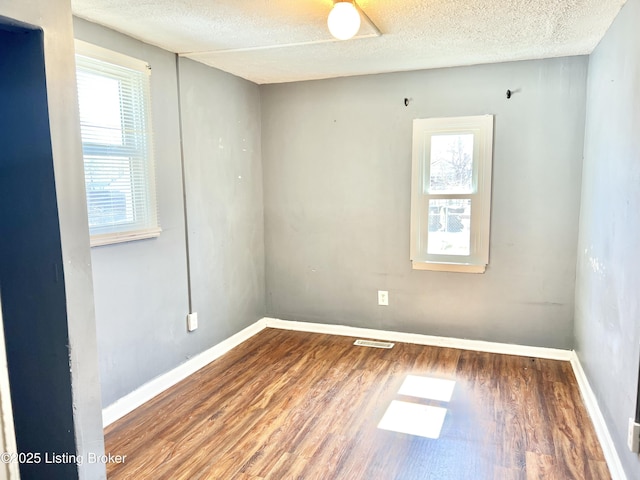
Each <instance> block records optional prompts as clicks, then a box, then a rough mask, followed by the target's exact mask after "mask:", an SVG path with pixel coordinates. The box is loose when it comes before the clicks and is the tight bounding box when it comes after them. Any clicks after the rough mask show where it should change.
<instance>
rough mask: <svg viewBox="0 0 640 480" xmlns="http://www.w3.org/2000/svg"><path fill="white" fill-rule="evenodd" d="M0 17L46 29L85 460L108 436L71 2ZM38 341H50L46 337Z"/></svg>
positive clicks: (18, 8) (28, 4) (9, 8)
mask: <svg viewBox="0 0 640 480" xmlns="http://www.w3.org/2000/svg"><path fill="white" fill-rule="evenodd" d="M0 15H3V16H6V17H9V18H12V19H16V20H20V21H23V22H27V23H30V24H32V25H35V26H38V27H42V28H43V31H44V54H45V59H44V60H45V68H46V83H47V103H48V110H49V129H50V133H51V150H52V153H53V168H54V176H55V186H56V191H57V192H56V196H57V206H58V216H59V224H60V240H61V249H62V261H63V269H64V290H65V295H66V311H67V319H66V320H67V329H68V347H67V351H68V359H69V375H70V377H71V395H72V402H73V405H71V407H72V409H73V429H74V437H75V447H76V451H77V453H78V454H79V455H83V456H84V458H85V459H86V458H87V457H86V455H87V454H88V453H90V452H91V453H95V454H101V453H103V451H104V440H103V433H102V418H101V411H100V410H101V404H100V385H99V381H98V365H97V355H96V331H95V322H94V310H93V308H94V306H93V290H92V281H91V260H90V253H89V241H88V240H89V236H88V225H87V215H86V203H85V199H84V173H83V166H82V154H81V147H80V131H79V121H78V115H77V108H75V105H77V100H76V88H75V70H74V61H73V36H72V24H71V8H70V5H69V2H68V1H65V0H46V1H45V0H27V1H25V0H5V1H3V2H2V4H1V5H0ZM6 320H7V319H6V318H5V321H6ZM6 340H7V344H9V342H11V339H9V338H7V339H6ZM36 340H37V341H38V342H42V343H45V342H46V340H47V339H46V338H39V339H36ZM51 341H53V340H51ZM34 345H35V342H34ZM64 346H65V347H66V345H64ZM25 380H26V379H25ZM33 388H35V387H33ZM78 473H79V477H80V478H90V479H100V478H105V468H104V465H101V464H96V463H94V464H90V463H88V462H85V463H83V465H82V466H79V468H78Z"/></svg>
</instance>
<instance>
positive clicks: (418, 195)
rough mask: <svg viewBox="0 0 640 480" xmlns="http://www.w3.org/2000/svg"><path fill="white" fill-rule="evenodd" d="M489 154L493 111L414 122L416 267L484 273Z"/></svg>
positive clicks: (413, 239) (413, 247)
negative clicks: (476, 114)
mask: <svg viewBox="0 0 640 480" xmlns="http://www.w3.org/2000/svg"><path fill="white" fill-rule="evenodd" d="M492 155H493V115H482V116H472V117H453V118H427V119H416V120H414V121H413V164H412V174H411V182H412V186H411V263H412V267H413V268H414V269H417V270H439V271H449V272H466V273H484V271H485V269H486V266H487V265H488V263H489V230H490V216H491V163H492Z"/></svg>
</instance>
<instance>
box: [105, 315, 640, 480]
mask: <svg viewBox="0 0 640 480" xmlns="http://www.w3.org/2000/svg"><path fill="white" fill-rule="evenodd" d="M265 328H277V329H281V330H296V331H301V332H311V333H324V334H328V335H340V336H348V337H361V338H362V337H364V338H368V339H375V340H385V341H391V342H403V343H413V344H417V345H429V346H435V347H447V348H459V349H462V350H473V351H478V352H488V353H500V354H505V355H519V356H524V357H536V358H546V359H550V360H562V361H568V362H571V366H572V368H573V372H574V374H575V376H576V379H577V382H578V388H579V389H580V393H581V395H582V398H583V400H584V403H585V406H586V408H587V412H588V413H589V416H590V417H591V420H592V422H593V425H594V429H595V431H596V435H597V436H598V440H599V441H600V445H601V447H602V450H603V452H604V456H605V459H606V461H607V465H608V467H609V471H610V472H611V477H612V479H613V480H627V478H626V475H625V473H624V470H623V468H622V463H621V462H620V457H619V456H618V453H617V451H616V449H615V445H614V443H613V439H612V438H611V434H610V433H609V429H608V428H607V424H606V422H605V420H604V417H603V416H602V412H601V411H600V407H599V405H598V401H597V399H596V396H595V394H594V393H593V390H592V389H591V386H590V385H589V381H588V380H587V377H586V375H585V372H584V370H583V369H582V365H581V364H580V360H579V359H578V356H577V355H576V353H575V352H574V351H571V350H561V349H555V348H544V347H530V346H526V345H511V344H506V343H495V342H484V341H479V340H466V339H458V338H448V337H436V336H431V335H420V334H414V333H404V332H393V331H385V330H375V329H370V328H360V327H349V326H346V325H328V324H321V323H308V322H294V321H289V320H280V319H277V318H268V317H265V318H262V319H260V320H258V321H257V322H256V323H254V324H252V325H249V326H248V327H247V328H245V329H244V330H242V331H240V332H238V333H236V334H235V335H233V336H231V337H229V338H228V339H226V340H224V341H222V342H220V343H219V344H217V345H215V346H213V347H212V348H210V349H209V350H207V351H205V352H203V353H201V354H199V355H197V356H195V357H193V358H191V359H190V360H188V361H186V362H185V363H183V364H182V365H180V366H178V367H176V368H174V369H173V370H171V371H169V372H167V373H165V374H163V375H160V376H159V377H156V378H154V379H153V380H151V381H150V382H148V383H146V384H144V385H142V386H141V387H140V388H138V389H136V390H134V391H133V392H131V393H130V394H128V395H126V396H124V397H122V398H121V399H119V400H117V401H116V402H115V403H113V404H111V405H109V406H108V407H106V408H104V409H103V410H102V422H103V425H104V426H105V427H106V426H107V425H110V424H111V423H113V422H115V421H116V420H118V419H119V418H122V417H123V416H125V415H126V414H127V413H129V412H131V411H132V410H134V409H136V408H138V407H139V406H140V405H142V404H144V403H145V402H148V401H149V400H151V399H152V398H153V397H155V396H156V395H158V394H160V393H162V392H164V391H165V390H167V389H168V388H170V387H172V386H173V385H175V384H177V383H178V382H180V381H181V380H184V379H185V378H186V377H188V376H189V375H191V374H192V373H194V372H196V371H197V370H199V369H201V368H202V367H204V366H206V365H207V364H209V363H211V362H212V361H214V360H216V359H217V358H219V357H221V356H222V355H224V354H225V353H227V352H228V351H229V350H231V349H232V348H234V347H236V346H238V345H240V344H241V343H242V342H244V341H246V340H248V339H249V338H251V337H252V336H254V335H255V334H257V333H259V332H260V331H262V330H264V329H265Z"/></svg>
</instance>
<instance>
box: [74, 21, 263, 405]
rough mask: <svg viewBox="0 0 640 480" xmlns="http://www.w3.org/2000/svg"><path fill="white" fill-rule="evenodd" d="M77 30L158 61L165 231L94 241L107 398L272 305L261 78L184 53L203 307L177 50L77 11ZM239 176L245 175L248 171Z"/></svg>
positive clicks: (155, 89) (156, 113) (154, 78)
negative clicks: (194, 323)
mask: <svg viewBox="0 0 640 480" xmlns="http://www.w3.org/2000/svg"><path fill="white" fill-rule="evenodd" d="M74 27H75V35H76V38H79V39H81V40H84V41H87V42H90V43H94V44H96V45H99V46H102V47H105V48H109V49H112V50H115V51H118V52H121V53H124V54H126V55H130V56H133V57H137V58H141V59H143V60H146V61H147V62H149V64H150V65H151V68H152V75H151V94H152V97H153V104H152V122H153V129H154V141H155V158H156V186H157V195H158V202H159V212H160V224H161V226H162V229H163V232H162V234H161V235H160V237H159V238H157V239H151V240H143V241H137V242H129V243H123V244H117V245H111V246H104V247H96V248H92V249H91V256H92V263H93V278H94V285H95V304H96V321H97V328H98V354H99V359H100V375H101V382H102V392H103V393H102V401H103V404H104V405H105V406H106V405H109V404H111V403H113V402H114V401H116V400H118V399H119V398H121V397H122V396H124V395H126V394H127V393H130V392H131V391H133V390H135V389H136V388H138V387H139V386H141V385H142V384H144V383H146V382H148V381H149V380H151V379H152V378H154V377H156V376H158V375H160V374H162V373H165V372H167V371H169V370H171V369H173V368H175V367H176V366H178V365H180V364H181V363H183V362H185V361H186V360H187V359H189V358H190V357H192V356H194V355H196V354H198V353H201V352H202V351H204V350H206V349H208V348H210V347H211V346H213V345H215V344H216V343H219V342H220V341H222V340H224V339H225V338H228V337H229V336H231V335H232V334H234V333H236V332H238V331H239V330H241V329H242V328H244V327H245V326H247V325H249V324H251V323H253V322H255V321H256V320H258V319H259V318H261V317H262V316H263V315H264V242H263V209H262V185H261V184H262V173H261V166H260V162H261V158H260V147H259V145H260V99H259V90H258V87H257V86H256V85H254V84H252V83H250V82H247V81H245V80H242V79H239V78H237V77H234V76H232V75H228V74H225V73H222V72H219V71H216V70H214V69H211V68H207V67H203V66H201V65H199V64H194V62H191V61H184V60H181V66H182V73H181V82H182V86H183V92H184V94H183V98H182V109H183V118H184V150H185V164H186V171H187V205H188V208H189V214H188V220H189V227H190V235H191V237H190V240H191V241H190V243H191V245H190V252H191V273H192V286H193V302H194V309H195V311H197V312H198V317H199V328H198V330H196V331H195V332H192V333H188V332H187V329H186V315H187V313H188V310H189V305H188V290H187V267H186V244H185V233H184V215H183V205H184V204H183V189H182V180H181V178H182V177H181V166H180V137H179V121H178V94H177V76H176V69H175V56H174V55H173V54H172V53H169V52H167V51H164V50H161V49H159V48H156V47H153V46H150V45H147V44H144V43H142V42H139V41H137V40H134V39H132V38H130V37H126V36H124V35H121V34H119V33H116V32H114V31H112V30H109V29H106V28H103V27H100V26H98V25H95V24H92V23H89V22H86V21H83V20H81V19H74ZM239 177H242V178H239Z"/></svg>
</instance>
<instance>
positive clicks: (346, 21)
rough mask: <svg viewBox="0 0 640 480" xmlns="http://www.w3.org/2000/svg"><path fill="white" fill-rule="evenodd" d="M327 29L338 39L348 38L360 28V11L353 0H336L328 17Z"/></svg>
mask: <svg viewBox="0 0 640 480" xmlns="http://www.w3.org/2000/svg"><path fill="white" fill-rule="evenodd" d="M327 25H328V26H329V31H330V32H331V35H333V36H334V37H335V38H337V39H338V40H349V39H350V38H353V37H354V36H355V34H356V33H358V30H360V13H359V12H358V9H357V7H356V5H355V3H354V1H353V0H336V2H335V4H334V5H333V8H332V9H331V12H329V18H328V19H327Z"/></svg>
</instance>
